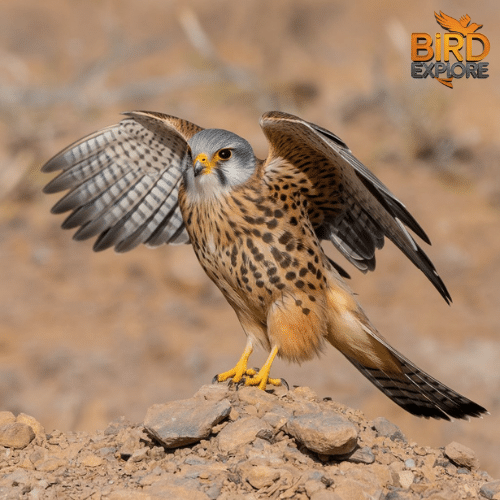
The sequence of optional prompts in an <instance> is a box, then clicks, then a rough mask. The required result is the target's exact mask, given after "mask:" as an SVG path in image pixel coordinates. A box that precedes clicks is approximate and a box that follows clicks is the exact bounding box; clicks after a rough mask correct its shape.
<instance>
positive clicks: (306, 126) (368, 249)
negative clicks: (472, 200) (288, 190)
mask: <svg viewBox="0 0 500 500" xmlns="http://www.w3.org/2000/svg"><path fill="white" fill-rule="evenodd" d="M260 124H261V127H262V129H263V131H264V134H265V135H266V137H267V139H268V141H269V146H270V150H269V156H268V159H267V161H266V163H265V165H264V177H265V179H266V180H267V182H268V184H270V185H272V184H273V181H275V180H277V179H281V180H283V178H285V179H292V178H293V179H295V180H294V181H293V182H294V184H292V185H295V186H296V190H297V191H298V192H300V193H302V194H303V196H304V197H305V198H306V199H307V201H308V214H309V218H310V220H311V222H312V224H313V227H314V229H315V232H316V235H317V236H318V238H320V239H326V240H329V241H331V242H332V243H333V245H334V246H335V247H336V248H337V249H338V250H339V251H340V252H341V253H342V254H343V255H344V256H345V257H346V258H347V259H348V260H349V261H350V262H351V263H352V264H354V265H355V266H356V267H357V268H358V269H360V270H361V271H362V272H367V271H372V270H374V269H375V252H376V250H377V249H380V248H382V247H383V245H384V239H385V237H388V238H389V239H390V240H392V241H393V242H394V243H395V244H396V246H397V247H398V248H399V249H400V250H401V251H402V252H403V253H404V254H405V255H406V256H407V257H408V258H409V259H410V260H411V261H412V262H413V264H415V266H417V267H418V268H419V269H420V270H421V271H422V272H423V273H424V274H425V276H427V278H428V279H429V280H430V281H431V283H432V284H433V285H434V286H435V287H436V289H437V290H438V291H439V293H440V294H441V295H442V296H443V298H444V299H445V300H446V302H448V303H449V302H451V297H450V295H449V293H448V290H447V289H446V286H445V285H444V283H443V281H442V280H441V278H440V277H439V275H438V274H437V272H436V270H435V268H434V266H433V264H432V262H431V261H430V260H429V258H428V257H427V255H425V253H424V252H423V251H422V249H421V248H420V247H419V246H418V245H417V244H416V243H415V241H414V239H413V238H412V236H411V235H410V234H409V232H408V230H407V229H406V227H408V228H409V229H411V230H412V231H413V232H414V233H415V234H416V235H417V236H419V237H420V238H421V239H422V240H423V241H425V242H426V243H428V244H430V240H429V238H428V237H427V235H426V234H425V232H424V230H423V229H422V228H421V227H420V225H419V224H418V222H417V221H416V220H415V219H414V217H413V216H412V215H411V214H410V213H409V212H408V210H407V209H406V207H405V206H404V205H403V204H402V203H401V202H400V201H399V200H398V199H397V198H396V197H395V196H394V195H393V194H392V193H391V192H390V191H389V189H388V188H387V187H386V186H385V185H384V184H383V183H382V182H381V181H380V180H379V179H378V178H377V177H376V176H375V175H374V174H373V173H371V172H370V171H369V170H368V169H367V168H366V167H365V166H364V165H363V164H362V163H361V162H360V161H359V160H357V159H356V158H355V157H354V156H353V155H352V153H351V151H350V150H349V148H348V147H347V146H346V144H345V143H344V142H343V141H342V140H341V139H339V138H338V137H337V136H336V135H335V134H333V133H331V132H329V131H328V130H326V129H324V128H322V127H319V126H317V125H315V124H313V123H309V122H306V121H304V120H301V119H300V118H298V117H295V116H293V115H290V114H287V113H282V112H277V111H272V112H268V113H265V114H264V115H263V116H262V118H261V121H260ZM405 226H406V227H405Z"/></svg>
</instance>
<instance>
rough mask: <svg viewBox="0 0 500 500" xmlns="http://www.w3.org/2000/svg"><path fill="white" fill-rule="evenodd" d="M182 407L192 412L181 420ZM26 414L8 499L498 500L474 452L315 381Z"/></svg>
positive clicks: (1, 492) (7, 455)
mask: <svg viewBox="0 0 500 500" xmlns="http://www.w3.org/2000/svg"><path fill="white" fill-rule="evenodd" d="M179 407H180V408H181V410H180V411H181V413H182V412H184V410H183V409H182V408H183V407H184V408H185V407H189V416H185V418H184V419H180V418H176V411H178V410H176V408H179ZM208 407H211V408H213V409H214V410H215V409H216V408H217V407H219V411H218V413H219V416H216V415H215V413H217V410H215V412H212V413H213V417H212V423H211V424H210V425H209V426H208V427H207V422H206V418H207V417H206V414H207V408H208ZM164 410H168V411H165V412H164V413H163V414H162V417H161V418H159V415H160V414H161V413H162V411H164ZM0 417H2V418H1V419H0V420H2V419H3V421H6V420H7V419H9V420H10V421H11V422H12V421H13V415H5V414H3V415H0ZM23 417H24V420H23V421H24V422H27V423H10V424H4V425H0V440H1V439H2V438H3V436H4V434H5V432H6V430H5V429H6V428H7V427H8V426H9V425H10V426H11V427H12V426H14V425H18V426H20V425H24V426H25V427H29V428H30V429H33V427H34V428H35V429H33V431H32V432H31V438H29V444H28V439H27V440H26V443H19V442H16V445H15V447H14V446H13V447H7V448H4V449H3V451H2V452H1V453H0V467H1V470H2V477H1V478H0V496H1V498H5V499H17V498H44V499H55V498H74V499H84V498H88V499H92V500H97V499H110V500H111V499H112V500H128V499H132V498H133V499H144V500H154V499H161V498H177V499H184V498H185V499H193V498H194V499H197V500H198V499H200V500H203V499H220V500H228V499H236V498H238V499H239V498H247V499H257V498H275V499H278V498H280V499H284V498H294V499H300V500H302V499H303V500H306V499H311V500H327V499H330V500H358V499H360V498H364V497H365V496H366V495H369V498H371V499H374V500H382V499H384V500H410V499H426V498H428V499H435V500H436V499H438V498H441V499H444V498H446V499H447V500H460V499H479V498H490V499H494V498H499V497H500V481H494V480H493V479H492V478H491V477H490V476H489V475H488V474H487V473H486V472H484V471H482V470H480V469H479V468H478V464H477V458H476V456H475V454H474V452H473V451H472V450H470V449H469V448H467V447H464V446H463V445H461V444H459V443H450V444H449V445H448V446H447V447H445V449H444V450H443V449H436V448H430V447H422V446H419V445H418V444H417V443H415V442H409V441H408V440H407V438H406V437H405V436H404V434H403V433H402V432H401V430H400V429H399V428H398V427H397V426H396V425H394V424H393V423H391V422H389V421H388V420H386V419H384V418H379V419H376V420H374V421H369V420H367V419H366V418H365V417H364V415H363V414H362V412H360V411H359V410H354V409H352V408H348V407H346V406H344V405H340V404H338V403H335V402H333V401H330V400H322V399H320V398H318V396H317V395H316V394H315V393H314V392H313V391H312V390H311V389H309V388H306V387H298V388H296V389H294V390H292V391H287V390H286V389H284V388H280V389H276V392H275V393H273V394H270V393H266V392H263V391H260V390H259V389H257V388H246V387H241V388H239V390H238V388H237V387H227V386H225V385H224V386H220V385H219V386H204V387H202V388H201V389H200V390H199V391H198V392H197V393H196V394H195V395H194V397H193V398H191V399H190V400H185V401H175V402H171V403H169V404H167V405H156V406H155V407H153V408H151V409H150V410H149V411H148V415H147V416H146V419H145V422H144V424H143V423H137V424H132V423H130V422H128V421H127V420H126V419H123V418H121V419H117V420H115V421H114V422H111V423H110V424H109V425H108V426H107V427H106V429H104V430H100V431H97V432H92V433H89V432H60V431H52V432H50V433H45V431H44V429H43V427H42V426H41V425H40V424H39V423H38V422H36V421H35V420H34V419H31V420H30V419H29V417H27V416H25V415H24V416H23ZM18 420H19V417H18ZM31 426H33V427H31ZM35 430H36V432H35ZM187 434H189V436H190V437H189V439H190V443H189V444H188V445H187V444H186V436H187ZM167 435H168V438H166V436H167ZM162 436H164V437H165V438H164V440H163V441H162V440H161V439H162ZM174 436H175V437H174ZM3 444H4V446H5V445H6V444H8V443H5V442H4V443H3Z"/></svg>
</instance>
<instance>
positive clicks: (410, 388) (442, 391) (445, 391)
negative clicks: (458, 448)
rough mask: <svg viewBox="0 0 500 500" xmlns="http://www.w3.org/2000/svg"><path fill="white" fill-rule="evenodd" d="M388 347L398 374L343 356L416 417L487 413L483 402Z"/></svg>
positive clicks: (464, 415) (448, 417) (459, 417)
mask: <svg viewBox="0 0 500 500" xmlns="http://www.w3.org/2000/svg"><path fill="white" fill-rule="evenodd" d="M390 351H391V354H392V355H393V356H394V357H395V358H396V359H397V360H398V361H399V363H400V365H401V369H402V373H400V374H394V373H387V372H385V371H384V370H381V369H378V368H370V367H368V366H363V365H362V364H361V363H360V362H359V361H357V360H356V359H354V358H352V357H350V356H347V355H346V358H347V359H348V360H349V361H350V362H351V363H352V364H353V365H354V366H355V367H356V368H357V369H358V370H359V371H360V372H361V373H362V374H363V375H364V376H365V377H366V378H367V379H368V380H369V381H370V382H372V383H373V384H374V385H375V386H376V387H378V388H379V389H380V390H381V391H382V392H383V393H384V394H385V395H386V396H387V397H389V398H390V399H392V400H393V401H394V402H395V403H396V404H397V405H399V406H401V408H403V409H404V410H406V411H407V412H409V413H411V414H412V415H415V416H417V417H425V418H436V419H444V420H450V417H452V418H456V419H464V420H468V417H481V415H483V414H485V413H488V411H487V410H486V409H485V408H483V407H482V406H480V405H478V404H477V403H474V401H471V400H470V399H467V398H466V397H465V396H462V395H461V394H459V393H458V392H455V391H454V390H453V389H450V388H449V387H447V386H446V385H444V384H442V383H441V382H439V380H436V379H435V378H434V377H431V376H430V375H429V374H428V373H425V372H424V371H423V370H421V369H420V368H418V367H417V366H415V365H414V364H413V363H412V362H411V361H410V360H408V359H406V358H405V357H404V356H403V355H402V354H400V353H399V352H397V351H396V350H395V349H393V348H392V347H391V348H390Z"/></svg>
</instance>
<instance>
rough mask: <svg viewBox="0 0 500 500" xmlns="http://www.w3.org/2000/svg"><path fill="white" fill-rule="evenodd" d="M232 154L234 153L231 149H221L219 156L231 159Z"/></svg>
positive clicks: (223, 158)
mask: <svg viewBox="0 0 500 500" xmlns="http://www.w3.org/2000/svg"><path fill="white" fill-rule="evenodd" d="M232 154H233V153H232V152H231V150H230V149H221V150H220V151H219V158H220V159H221V160H229V158H231V156H232Z"/></svg>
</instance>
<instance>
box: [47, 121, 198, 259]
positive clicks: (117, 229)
mask: <svg viewBox="0 0 500 500" xmlns="http://www.w3.org/2000/svg"><path fill="white" fill-rule="evenodd" d="M124 114H125V115H126V116H127V118H125V119H124V120H122V121H121V122H120V123H118V124H117V125H113V126H111V127H108V128H105V129H103V130H100V131H98V132H95V133H93V134H91V135H89V136H87V137H84V138H83V139H80V140H79V141H77V142H75V143H74V144H72V145H71V146H68V147H67V148H66V149H64V150H63V151H61V152H60V153H59V154H57V155H56V156H54V157H53V158H52V159H51V160H49V161H48V162H47V163H46V164H45V165H44V166H43V167H42V171H43V172H53V171H55V170H62V172H61V173H60V174H59V175H58V176H57V177H56V178H55V179H53V180H52V181H51V182H49V184H47V185H46V186H45V188H44V192H45V193H56V192H59V191H65V190H67V189H69V190H70V191H69V192H68V193H67V194H66V195H65V196H64V197H63V198H62V199H60V200H59V201H58V202H57V203H56V205H55V206H54V207H53V208H52V212H53V213H56V214H58V213H62V212H67V211H70V210H71V214H70V215H69V217H68V218H67V219H66V220H65V221H64V223H63V225H62V227H63V228H64V229H72V228H75V227H77V226H80V228H79V229H78V231H77V232H76V233H75V234H74V236H73V237H74V239H76V240H84V239H87V238H91V237H93V236H97V235H98V238H97V240H96V242H95V244H94V250H96V251H99V250H104V249H106V248H109V247H112V246H114V247H115V249H116V251H117V252H126V251H128V250H131V249H132V248H134V247H136V246H137V245H139V244H140V243H145V244H146V245H148V246H152V247H154V246H158V245H161V244H162V243H174V244H180V243H189V236H188V234H187V232H186V229H185V226H184V221H183V219H182V214H181V212H180V209H179V206H178V203H177V196H178V189H179V183H180V182H181V179H182V172H183V169H184V167H185V162H186V161H187V157H186V152H187V150H188V144H187V141H188V140H189V139H190V138H191V137H192V136H193V135H194V134H196V133H197V132H199V131H200V130H202V128H201V127H198V126H197V125H194V124H193V123H190V122H188V121H185V120H181V119H179V118H176V117H174V116H168V115H164V114H162V113H153V112H145V111H134V112H130V113H124Z"/></svg>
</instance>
